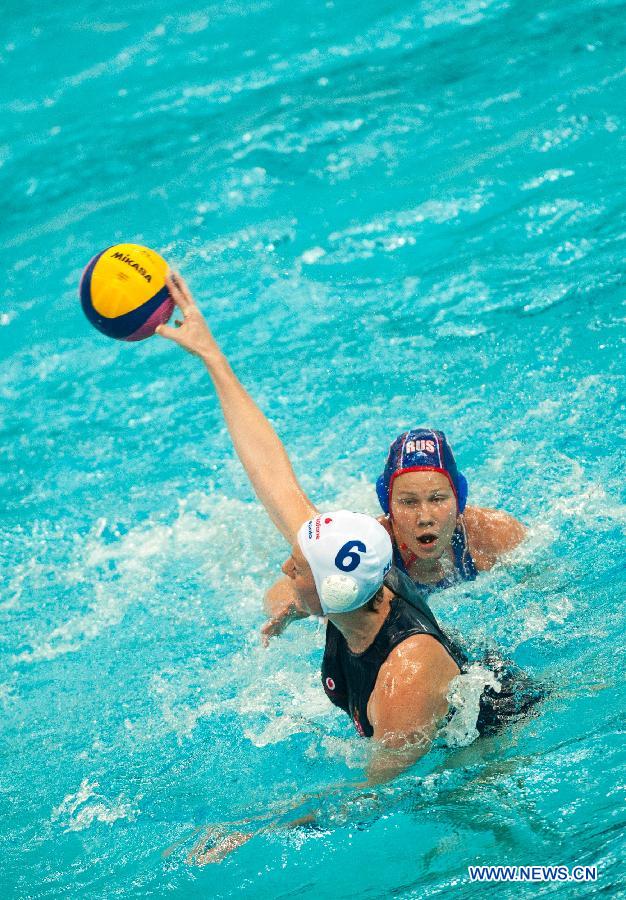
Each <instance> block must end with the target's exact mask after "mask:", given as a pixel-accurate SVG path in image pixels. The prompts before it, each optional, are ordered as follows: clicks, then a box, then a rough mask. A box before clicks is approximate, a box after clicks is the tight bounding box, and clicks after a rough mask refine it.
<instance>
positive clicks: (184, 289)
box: [174, 272, 196, 306]
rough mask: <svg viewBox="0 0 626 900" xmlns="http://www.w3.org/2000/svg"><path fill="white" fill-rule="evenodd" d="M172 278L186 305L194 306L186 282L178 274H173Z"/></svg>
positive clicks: (194, 303)
mask: <svg viewBox="0 0 626 900" xmlns="http://www.w3.org/2000/svg"><path fill="white" fill-rule="evenodd" d="M174 278H175V279H176V284H177V285H178V287H179V288H180V291H181V293H182V295H183V297H184V298H185V300H186V301H187V303H188V304H190V305H191V306H195V305H196V302H195V300H194V299H193V297H192V295H191V291H190V290H189V286H188V285H187V282H186V281H185V279H184V278H183V276H182V275H181V274H180V273H179V272H174Z"/></svg>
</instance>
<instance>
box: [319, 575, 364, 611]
mask: <svg viewBox="0 0 626 900" xmlns="http://www.w3.org/2000/svg"><path fill="white" fill-rule="evenodd" d="M358 593H359V585H358V584H357V582H356V581H355V580H354V578H352V577H351V576H350V575H327V576H326V578H325V579H324V580H323V581H322V584H321V590H320V601H321V603H322V609H323V610H324V612H325V613H341V612H350V611H351V610H353V609H358V608H359V606H362V605H363V604H361V603H357V604H356V605H355V600H356V599H357V596H358Z"/></svg>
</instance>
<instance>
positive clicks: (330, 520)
mask: <svg viewBox="0 0 626 900" xmlns="http://www.w3.org/2000/svg"><path fill="white" fill-rule="evenodd" d="M331 522H332V519H324V525H330V523H331Z"/></svg>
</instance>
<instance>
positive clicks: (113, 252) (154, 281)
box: [79, 244, 174, 341]
mask: <svg viewBox="0 0 626 900" xmlns="http://www.w3.org/2000/svg"><path fill="white" fill-rule="evenodd" d="M167 268H168V267H167V263H166V262H165V260H164V259H163V257H162V256H159V254H158V253H155V252H154V250H150V249H149V248H148V247H142V246H141V245H139V244H116V245H115V246H114V247H109V248H108V249H106V250H103V251H102V253H98V255H97V256H94V258H93V259H92V260H91V262H90V263H89V265H88V266H87V268H86V269H85V271H84V272H83V276H82V278H81V281H80V288H79V293H80V301H81V304H82V307H83V310H84V313H85V315H86V316H87V318H88V319H89V321H90V322H91V324H92V325H94V326H95V327H96V328H97V329H98V331H101V332H102V333H103V334H106V335H108V337H112V338H117V339H118V340H120V341H141V340H143V339H144V338H147V337H150V336H151V335H152V334H154V332H155V331H156V329H157V328H158V326H159V325H163V324H165V322H167V321H168V319H169V318H170V316H171V315H172V310H173V309H174V301H173V300H172V298H171V297H170V294H169V291H168V289H167V285H166V284H165V276H166V274H167Z"/></svg>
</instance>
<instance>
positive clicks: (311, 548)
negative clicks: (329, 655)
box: [298, 509, 392, 614]
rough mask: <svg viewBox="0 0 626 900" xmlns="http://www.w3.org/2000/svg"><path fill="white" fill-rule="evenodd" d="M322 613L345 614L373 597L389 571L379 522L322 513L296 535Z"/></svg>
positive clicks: (387, 542) (388, 551)
mask: <svg viewBox="0 0 626 900" xmlns="http://www.w3.org/2000/svg"><path fill="white" fill-rule="evenodd" d="M298 546H299V547H300V549H301V550H302V553H303V554H304V558H305V559H306V561H307V562H308V564H309V566H310V567H311V571H312V572H313V578H314V579H315V587H316V588H317V594H318V596H319V598H320V603H321V605H322V609H323V610H324V612H325V613H326V614H328V613H344V612H351V611H352V610H354V609H359V607H360V606H364V605H365V604H366V603H367V601H368V600H369V599H371V598H372V597H373V596H374V594H375V593H376V591H377V590H378V589H379V588H380V586H381V585H382V583H383V578H384V577H385V575H386V574H387V572H388V571H389V569H390V568H391V560H392V549H391V539H390V537H389V535H388V534H387V532H386V531H385V529H384V528H383V526H382V525H381V524H380V522H377V521H376V519H373V518H372V517H371V516H365V515H363V514H362V513H353V512H348V511H347V510H345V509H340V510H338V511H337V512H329V513H321V514H320V515H319V516H316V517H315V518H314V519H309V521H308V522H305V523H304V525H302V526H301V528H300V530H299V531H298Z"/></svg>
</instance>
